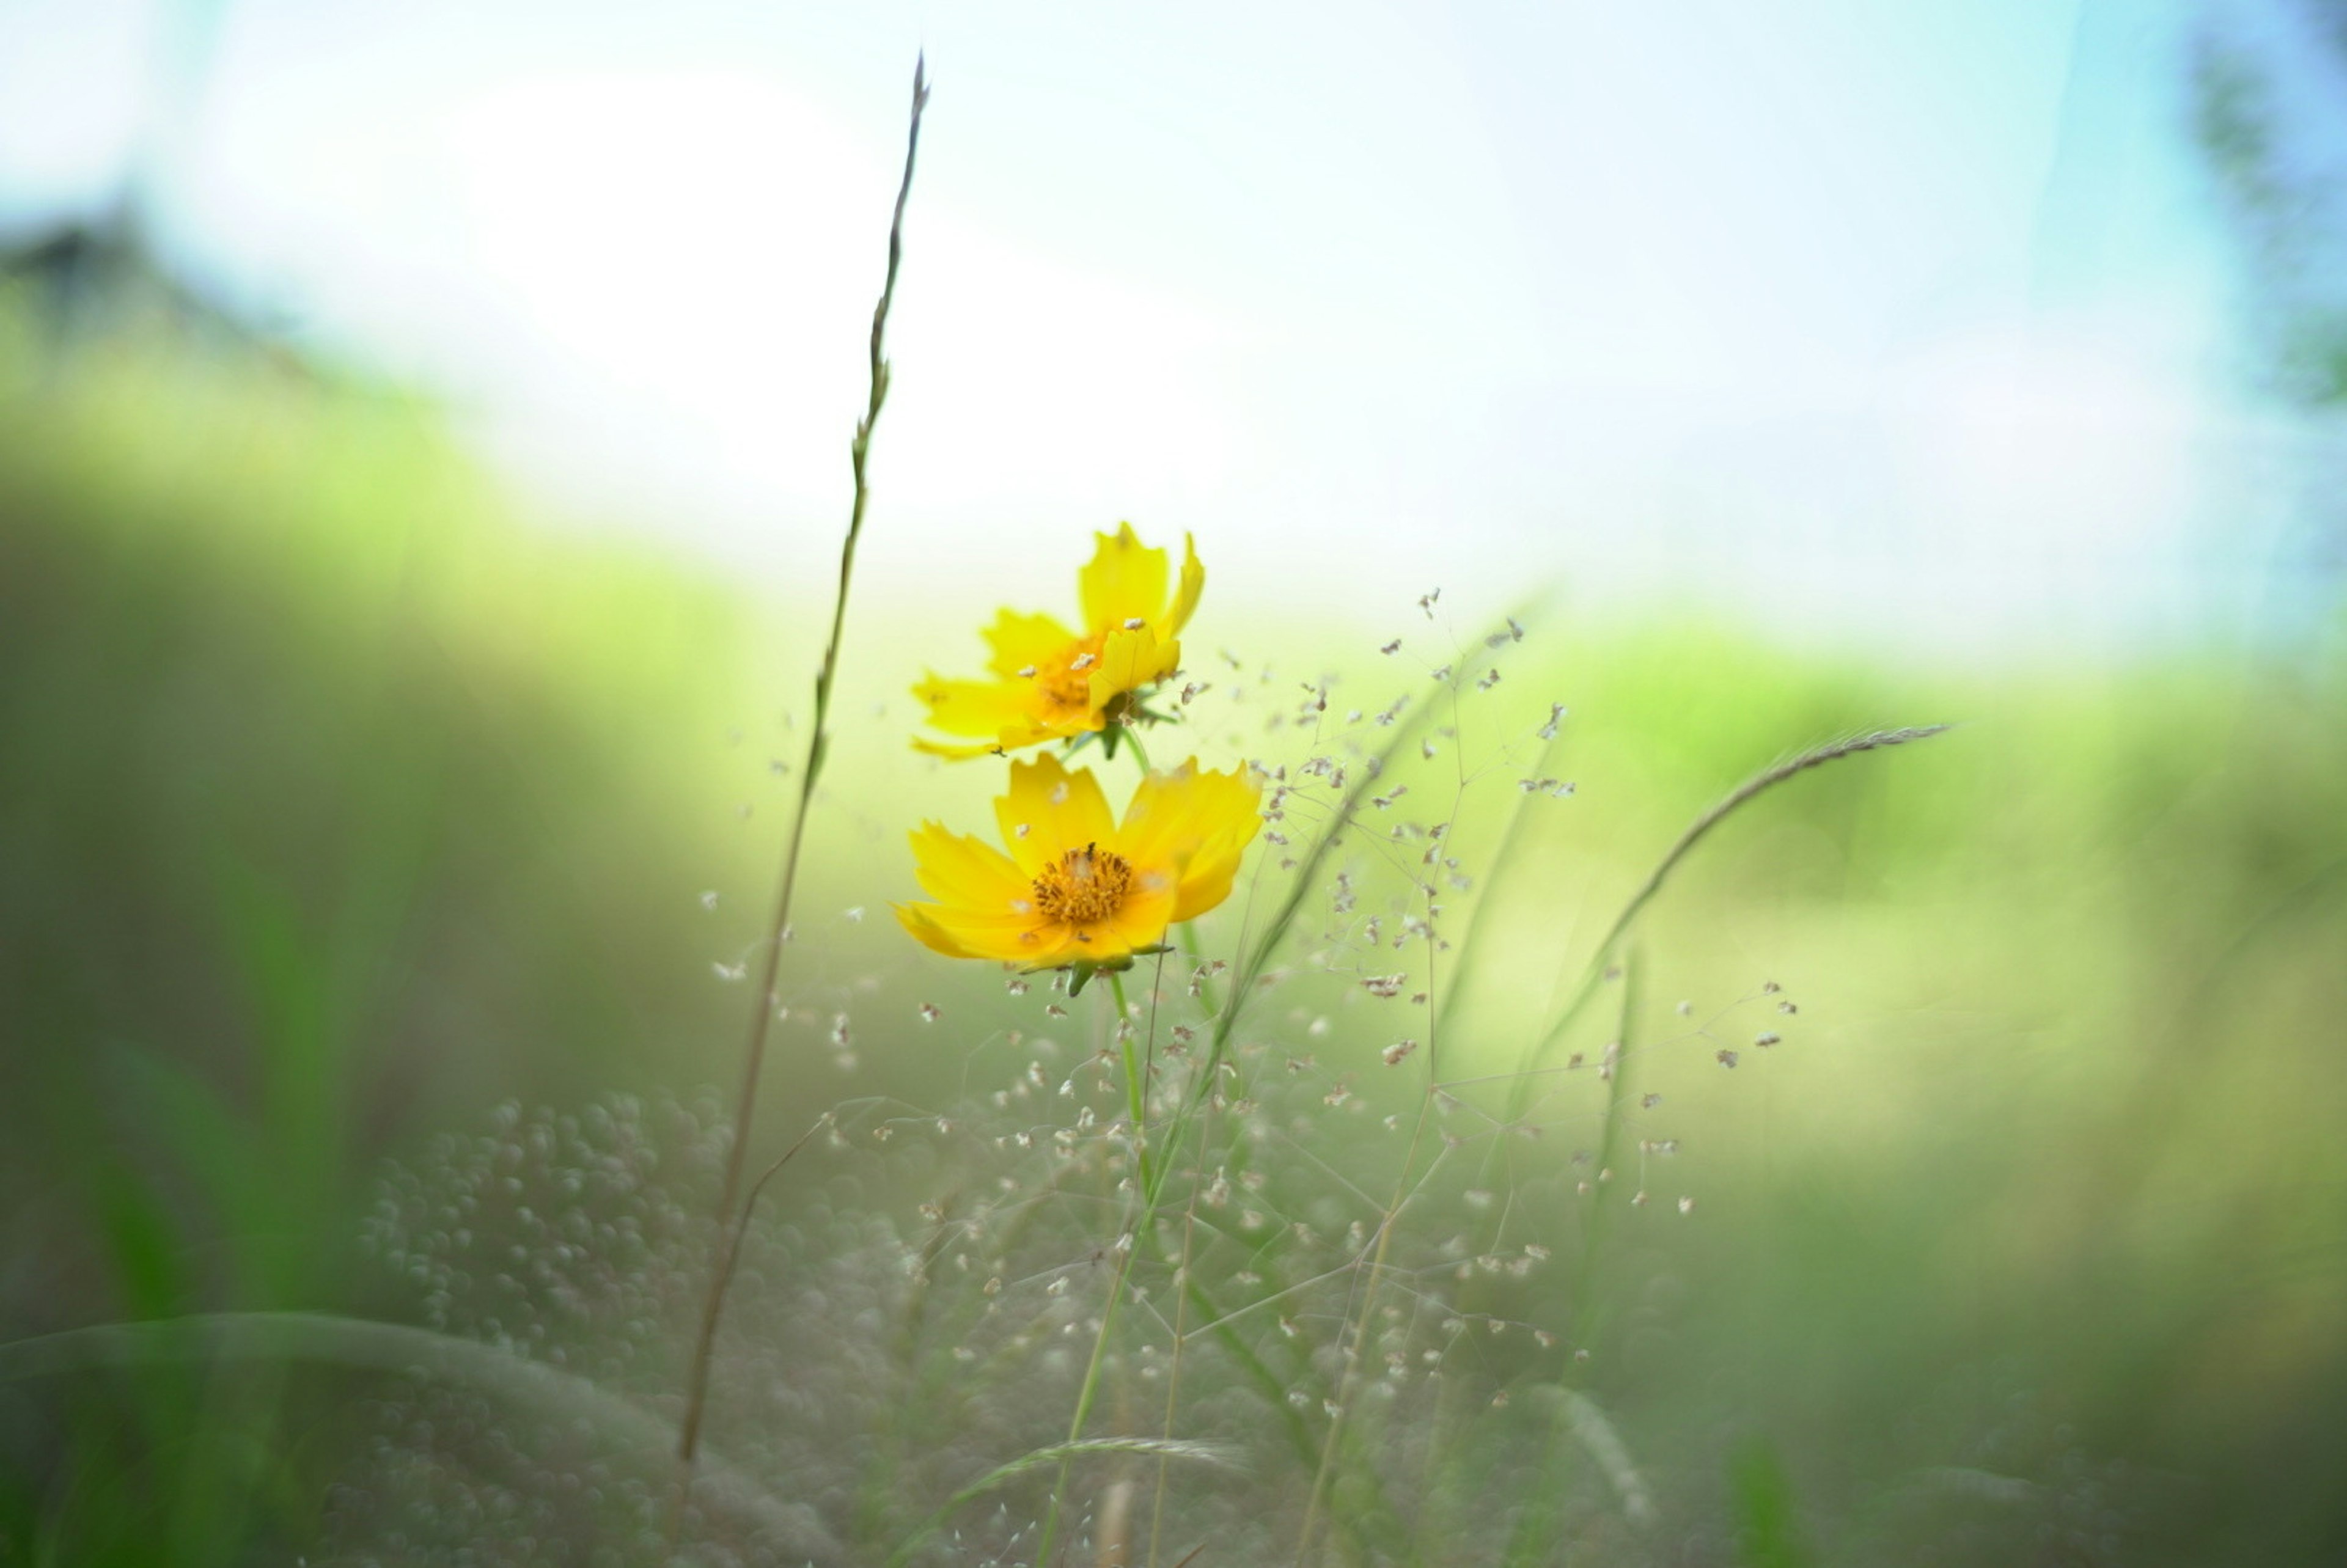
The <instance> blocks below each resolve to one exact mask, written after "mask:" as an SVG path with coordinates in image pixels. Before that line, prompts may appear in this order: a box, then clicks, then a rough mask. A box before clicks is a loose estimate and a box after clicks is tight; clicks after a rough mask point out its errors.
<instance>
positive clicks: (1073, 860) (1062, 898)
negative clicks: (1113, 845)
mask: <svg viewBox="0 0 2347 1568" xmlns="http://www.w3.org/2000/svg"><path fill="white" fill-rule="evenodd" d="M1132 888H1133V865H1132V862H1130V861H1128V860H1126V859H1125V858H1124V856H1122V855H1118V854H1116V853H1114V852H1113V851H1111V850H1106V849H1102V848H1100V847H1099V846H1098V845H1092V844H1087V845H1084V846H1083V847H1082V848H1081V849H1071V850H1069V851H1068V852H1067V853H1066V854H1064V855H1062V856H1060V858H1059V859H1058V860H1056V861H1054V862H1052V863H1051V865H1049V866H1045V867H1043V869H1042V870H1041V871H1040V873H1038V874H1037V876H1036V877H1035V909H1036V912H1037V913H1039V914H1040V915H1041V916H1042V917H1044V918H1045V919H1048V920H1056V921H1059V922H1061V924H1063V925H1069V926H1091V925H1097V924H1098V923H1099V922H1101V921H1102V920H1106V919H1109V918H1111V917H1113V916H1114V915H1115V914H1116V912H1117V911H1118V910H1119V909H1120V908H1122V907H1123V906H1124V896H1125V894H1127V893H1128V892H1130V891H1131V890H1132Z"/></svg>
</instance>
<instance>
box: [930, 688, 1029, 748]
mask: <svg viewBox="0 0 2347 1568" xmlns="http://www.w3.org/2000/svg"><path fill="white" fill-rule="evenodd" d="M913 695H914V696H916V697H917V698H919V699H920V700H921V701H922V702H926V703H927V704H928V709H929V717H928V722H929V724H930V727H931V728H933V729H938V730H943V731H944V732H945V733H947V734H948V735H983V736H985V737H987V738H988V739H989V740H991V739H996V738H999V736H1000V735H1001V733H1002V732H1003V730H1004V729H1006V728H1007V727H1010V726H1011V725H1015V724H1018V723H1020V722H1021V721H1023V720H1025V719H1026V718H1027V715H1028V707H1027V704H1028V699H1029V691H1028V687H1027V683H1026V682H1023V681H947V680H942V679H940V678H938V676H936V675H934V674H933V675H931V676H930V677H929V678H928V680H926V681H924V682H921V683H920V684H919V685H917V686H916V687H914V688H913Z"/></svg>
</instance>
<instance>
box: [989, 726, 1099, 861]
mask: <svg viewBox="0 0 2347 1568" xmlns="http://www.w3.org/2000/svg"><path fill="white" fill-rule="evenodd" d="M994 817H995V820H996V821H997V822H998V823H999V824H1001V826H1002V842H1003V844H1004V845H1006V846H1007V847H1008V848H1009V849H1010V857H1011V859H1013V860H1015V861H1017V862H1018V863H1019V869H1020V871H1022V872H1024V873H1026V874H1027V875H1028V876H1034V875H1035V874H1036V873H1037V872H1038V871H1040V870H1041V869H1042V868H1043V867H1044V866H1048V865H1050V864H1051V863H1052V862H1054V861H1056V860H1058V859H1059V858H1060V856H1061V855H1063V854H1065V853H1066V852H1067V851H1069V850H1071V849H1081V848H1082V847H1083V846H1084V845H1087V844H1103V843H1107V842H1110V841H1111V839H1112V836H1113V835H1114V833H1115V822H1114V819H1113V818H1112V817H1111V816H1110V815H1109V814H1108V802H1107V800H1106V799H1105V798H1103V797H1102V794H1101V786H1100V781H1099V780H1098V779H1096V778H1094V777H1093V776H1092V770H1091V769H1089V768H1086V769H1083V770H1081V771H1080V772H1077V773H1072V774H1071V773H1070V772H1068V770H1067V769H1065V768H1063V767H1061V765H1060V760H1059V759H1058V758H1057V757H1052V756H1040V757H1037V758H1036V759H1035V760H1034V761H1032V762H1025V763H1012V764H1010V793H1009V794H1005V795H1003V796H1002V797H1001V798H1000V799H999V800H997V801H996V802H995V803H994ZM1021 829H1024V832H1021Z"/></svg>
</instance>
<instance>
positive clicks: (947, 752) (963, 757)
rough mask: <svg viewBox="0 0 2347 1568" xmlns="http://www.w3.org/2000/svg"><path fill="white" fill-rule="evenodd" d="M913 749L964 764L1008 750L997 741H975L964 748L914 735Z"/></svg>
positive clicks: (925, 736)
mask: <svg viewBox="0 0 2347 1568" xmlns="http://www.w3.org/2000/svg"><path fill="white" fill-rule="evenodd" d="M913 749H914V750H915V751H917V752H926V753H928V754H929V755H930V756H933V757H946V758H949V759H950V760H952V761H954V762H958V763H965V762H968V761H969V759H970V758H972V757H990V756H993V755H994V754H995V753H998V752H1002V751H1006V750H1008V749H1009V748H1008V747H1006V746H1004V745H1003V743H1001V741H1000V740H999V739H997V740H991V741H977V742H973V743H970V744H969V745H966V746H958V745H955V744H953V743H951V742H948V741H933V740H931V739H929V738H928V736H927V735H915V736H914V737H913Z"/></svg>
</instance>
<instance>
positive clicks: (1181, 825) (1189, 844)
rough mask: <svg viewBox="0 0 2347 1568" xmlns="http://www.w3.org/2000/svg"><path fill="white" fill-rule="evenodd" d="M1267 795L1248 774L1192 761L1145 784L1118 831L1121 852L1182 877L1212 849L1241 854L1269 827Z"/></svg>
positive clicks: (1137, 791)
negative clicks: (1225, 846) (1203, 767)
mask: <svg viewBox="0 0 2347 1568" xmlns="http://www.w3.org/2000/svg"><path fill="white" fill-rule="evenodd" d="M1262 797H1263V790H1262V786H1261V785H1259V784H1256V783H1255V780H1254V778H1253V777H1252V776H1251V775H1250V774H1247V773H1246V772H1245V770H1243V769H1237V768H1234V769H1232V770H1231V771H1230V772H1228V773H1214V772H1201V771H1200V770H1199V767H1198V759H1197V758H1195V757H1192V758H1191V759H1190V760H1189V761H1187V762H1185V763H1184V764H1182V765H1181V766H1180V767H1178V768H1175V769H1173V771H1172V772H1170V773H1153V774H1150V775H1149V776H1148V777H1147V778H1145V779H1143V780H1142V781H1141V784H1140V786H1139V787H1138V788H1136V789H1135V790H1134V791H1133V801H1132V804H1129V805H1127V806H1126V807H1125V808H1124V822H1123V825H1122V826H1120V827H1119V828H1118V829H1117V837H1116V845H1117V852H1118V853H1119V854H1121V855H1122V856H1124V857H1125V858H1126V859H1127V860H1130V861H1132V862H1133V865H1135V866H1171V867H1173V869H1174V870H1175V871H1176V872H1177V873H1178V872H1182V871H1184V869H1185V868H1186V867H1187V866H1188V865H1189V863H1190V861H1191V859H1192V858H1193V857H1194V856H1196V855H1198V853H1199V852H1200V851H1201V850H1203V849H1205V848H1207V847H1208V846H1209V845H1216V844H1222V843H1225V841H1228V843H1229V845H1231V849H1230V853H1232V854H1233V856H1235V855H1236V852H1237V851H1238V850H1243V849H1245V847H1246V845H1247V844H1248V843H1249V841H1251V840H1252V839H1253V838H1254V837H1255V833H1256V831H1257V830H1258V829H1260V828H1261V827H1262V826H1263V816H1262V815H1261V811H1260V809H1259V803H1260V802H1261V800H1262ZM1176 918H1177V919H1180V918H1186V917H1184V916H1177V917H1176Z"/></svg>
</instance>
